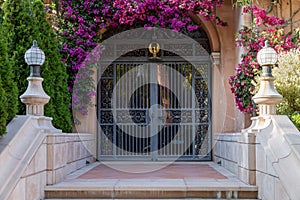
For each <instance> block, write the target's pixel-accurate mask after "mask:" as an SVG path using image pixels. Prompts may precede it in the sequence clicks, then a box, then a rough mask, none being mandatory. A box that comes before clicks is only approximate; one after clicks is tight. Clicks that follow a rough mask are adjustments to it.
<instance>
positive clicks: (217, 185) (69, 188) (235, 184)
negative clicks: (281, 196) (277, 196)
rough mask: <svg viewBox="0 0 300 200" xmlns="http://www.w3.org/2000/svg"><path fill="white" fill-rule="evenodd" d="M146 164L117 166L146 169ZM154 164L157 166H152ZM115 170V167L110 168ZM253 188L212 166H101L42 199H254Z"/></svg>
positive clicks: (76, 175)
mask: <svg viewBox="0 0 300 200" xmlns="http://www.w3.org/2000/svg"><path fill="white" fill-rule="evenodd" d="M149 165H150V164H139V163H134V164H133V165H124V164H121V165H118V167H120V166H122V167H123V168H122V169H126V170H128V169H130V168H132V169H133V170H135V169H137V168H139V169H148V168H146V167H149ZM156 165H157V164H156ZM114 167H117V166H114ZM257 196H258V192H257V187H256V186H250V185H247V184H245V183H243V182H241V181H240V180H239V179H238V178H237V177H236V176H234V175H233V174H232V173H230V172H228V171H227V170H225V169H224V168H222V167H220V166H217V165H216V164H214V163H202V164H190V163H178V164H176V163H175V164H171V165H169V166H167V167H165V168H163V169H160V170H157V171H153V172H147V173H141V174H134V173H127V172H121V171H118V170H113V169H111V168H110V167H107V166H105V165H101V164H94V165H92V166H90V167H89V168H85V169H83V170H79V171H77V172H76V173H74V174H73V175H71V176H69V177H68V178H67V179H66V180H65V181H63V182H61V183H58V184H55V185H51V186H47V187H46V188H45V198H46V199H127V200H128V199H174V200H175V199H243V200H245V199H257Z"/></svg>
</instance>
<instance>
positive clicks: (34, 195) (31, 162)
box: [0, 115, 95, 200]
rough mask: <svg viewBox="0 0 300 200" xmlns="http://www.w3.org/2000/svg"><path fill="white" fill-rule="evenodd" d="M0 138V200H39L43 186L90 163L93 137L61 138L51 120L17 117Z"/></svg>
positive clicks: (62, 134)
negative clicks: (5, 133)
mask: <svg viewBox="0 0 300 200" xmlns="http://www.w3.org/2000/svg"><path fill="white" fill-rule="evenodd" d="M7 132H8V133H7V135H6V136H4V137H1V138H0V163H1V164H0V185H1V187H0V199H1V200H2V199H3V200H6V199H11V200H15V199H20V198H21V197H22V199H25V200H27V199H28V200H32V199H43V197H44V186H45V185H50V184H54V183H57V182H60V181H62V180H63V179H64V178H65V177H66V176H67V175H68V174H70V173H72V172H74V171H76V170H77V169H79V168H82V167H84V166H86V164H87V163H91V162H93V161H94V159H93V156H92V154H91V153H90V152H93V148H95V145H94V141H95V140H94V135H91V134H64V133H61V131H60V130H57V129H55V128H54V127H53V126H52V125H51V118H47V117H43V116H38V117H37V116H29V115H28V116H17V117H16V118H14V119H13V120H12V121H11V122H10V124H9V125H8V127H7Z"/></svg>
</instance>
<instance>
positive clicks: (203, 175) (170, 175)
mask: <svg viewBox="0 0 300 200" xmlns="http://www.w3.org/2000/svg"><path fill="white" fill-rule="evenodd" d="M151 165H152V164H150V166H149V164H147V163H132V164H115V166H114V165H109V166H107V165H105V164H100V165H98V166H96V167H94V168H92V169H91V170H89V171H87V172H86V173H84V174H82V175H81V176H79V177H78V178H79V179H226V178H227V177H225V176H224V175H222V174H221V173H219V172H218V171H217V170H215V169H214V168H212V167H211V166H209V165H208V164H189V163H187V164H176V163H174V164H170V165H167V166H166V167H163V168H161V169H158V170H156V171H151V170H148V169H149V168H150V167H151ZM157 165H159V164H157ZM120 168H121V169H122V171H120V170H116V169H120ZM126 169H127V170H126ZM134 169H138V170H137V171H142V170H143V169H144V171H146V172H145V173H128V172H126V171H131V172H134Z"/></svg>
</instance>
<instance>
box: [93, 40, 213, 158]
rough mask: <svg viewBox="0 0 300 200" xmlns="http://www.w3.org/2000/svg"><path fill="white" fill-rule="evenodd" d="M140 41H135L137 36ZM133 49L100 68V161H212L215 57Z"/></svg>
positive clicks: (98, 107)
mask: <svg viewBox="0 0 300 200" xmlns="http://www.w3.org/2000/svg"><path fill="white" fill-rule="evenodd" d="M135 41H136V40H135ZM149 57H150V52H149V51H148V50H147V49H139V50H136V51H134V52H129V53H128V54H125V55H123V56H122V57H120V58H118V59H117V60H115V61H113V62H112V63H111V64H109V65H108V67H107V68H106V69H105V71H103V72H101V74H100V73H99V77H100V78H99V82H98V106H97V109H98V125H99V128H98V159H99V160H145V161H146V160H149V161H166V160H185V161H187V160H188V161H192V160H211V130H210V125H211V121H210V117H211V97H210V87H211V84H210V76H211V62H210V58H209V54H207V52H206V54H205V56H203V55H202V56H201V59H200V60H197V61H194V62H193V63H190V62H188V61H187V60H185V59H183V58H181V57H180V56H178V55H176V54H175V53H172V52H168V51H167V50H161V52H160V53H159V58H160V59H159V60H151V59H149Z"/></svg>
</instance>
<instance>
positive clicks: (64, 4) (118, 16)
mask: <svg viewBox="0 0 300 200" xmlns="http://www.w3.org/2000/svg"><path fill="white" fill-rule="evenodd" d="M223 3H224V0H202V1H199V0H114V1H111V0H102V1H98V0H85V1H81V0H60V2H59V10H60V12H61V25H60V26H61V27H60V29H61V30H62V32H61V36H62V41H63V43H62V45H61V53H62V55H63V62H64V63H65V64H66V66H67V68H68V72H69V74H70V85H69V91H70V92H72V93H73V100H72V102H73V109H76V110H79V111H80V112H81V113H82V114H87V108H88V105H89V104H90V100H91V98H92V97H93V96H94V95H95V92H94V88H93V87H94V86H92V84H88V85H87V86H85V87H81V88H76V89H74V88H73V85H74V83H76V81H77V80H76V74H77V72H78V70H86V74H87V76H86V77H82V76H81V77H80V78H81V79H86V81H87V82H89V83H90V82H91V80H89V79H90V78H91V77H90V76H88V75H91V74H92V73H93V72H92V71H91V69H88V67H87V66H86V65H83V61H84V60H85V59H86V57H87V55H88V54H89V52H90V51H91V50H92V49H94V48H95V47H96V46H97V45H98V44H99V43H100V42H101V39H102V38H101V36H102V33H103V32H104V31H105V30H107V29H110V30H111V29H115V28H117V27H118V26H128V27H131V26H132V25H136V24H140V25H142V26H144V27H163V28H170V29H173V30H174V31H181V30H182V29H187V30H188V31H194V30H196V29H198V27H199V24H195V23H194V22H193V21H192V20H191V18H190V15H200V16H202V17H203V18H204V19H205V20H215V21H216V23H217V24H219V25H222V26H225V25H226V23H225V22H223V21H222V20H221V19H220V18H219V17H217V16H216V15H215V13H216V8H217V7H221V6H222V5H223ZM81 81H83V80H81ZM77 93H81V94H80V95H77ZM81 97H84V98H81Z"/></svg>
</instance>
